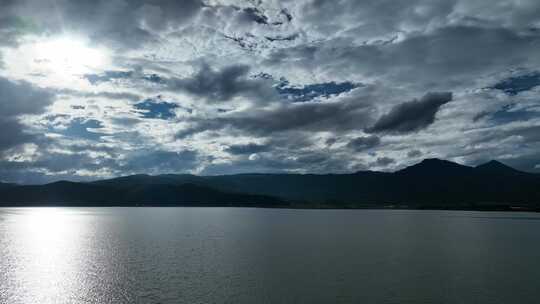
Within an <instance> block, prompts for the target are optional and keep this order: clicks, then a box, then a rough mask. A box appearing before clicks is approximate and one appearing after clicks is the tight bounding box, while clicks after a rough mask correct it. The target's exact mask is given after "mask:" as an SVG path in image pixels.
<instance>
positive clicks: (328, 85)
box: [276, 79, 359, 102]
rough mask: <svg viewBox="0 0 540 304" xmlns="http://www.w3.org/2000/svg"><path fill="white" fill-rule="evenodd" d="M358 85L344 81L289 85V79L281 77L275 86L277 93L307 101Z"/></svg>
mask: <svg viewBox="0 0 540 304" xmlns="http://www.w3.org/2000/svg"><path fill="white" fill-rule="evenodd" d="M358 86H359V85H358V84H355V83H352V82H349V81H346V82H334V81H332V82H324V83H315V84H308V85H304V86H291V85H290V84H289V81H288V80H286V79H281V83H280V84H279V85H277V86H276V90H277V91H278V93H279V94H280V95H281V96H283V97H285V98H287V99H289V100H292V101H294V102H307V101H311V100H313V99H315V98H318V97H325V98H328V97H331V96H337V95H340V94H342V93H346V92H349V91H351V90H353V89H355V88H357V87H358Z"/></svg>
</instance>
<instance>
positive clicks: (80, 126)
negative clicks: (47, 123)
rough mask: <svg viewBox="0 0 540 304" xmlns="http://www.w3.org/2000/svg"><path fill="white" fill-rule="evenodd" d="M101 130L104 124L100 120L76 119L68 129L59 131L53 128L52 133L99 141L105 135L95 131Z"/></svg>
mask: <svg viewBox="0 0 540 304" xmlns="http://www.w3.org/2000/svg"><path fill="white" fill-rule="evenodd" d="M101 128H103V124H102V122H101V121H99V120H96V119H88V120H85V119H83V118H76V119H74V120H72V121H71V122H70V124H69V126H68V127H67V128H66V129H62V130H57V129H54V128H53V129H52V130H51V131H52V132H54V133H58V134H62V135H64V136H67V137H71V138H82V139H87V140H94V141H98V140H100V139H101V136H103V135H105V134H104V133H99V132H96V131H94V129H101Z"/></svg>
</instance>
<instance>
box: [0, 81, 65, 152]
mask: <svg viewBox="0 0 540 304" xmlns="http://www.w3.org/2000/svg"><path fill="white" fill-rule="evenodd" d="M0 93H1V94H0V129H1V130H2V132H0V151H2V150H6V149H8V148H11V147H13V146H16V145H19V144H22V143H25V142H28V141H31V140H32V138H33V136H34V135H32V134H30V133H28V132H26V131H25V126H24V125H23V124H22V123H21V122H20V120H19V119H20V118H21V116H22V115H32V114H41V113H43V112H44V111H45V108H46V107H47V106H49V105H50V104H52V102H53V98H54V94H53V93H51V92H49V91H47V90H45V89H41V88H38V87H35V86H33V85H31V84H30V83H27V82H24V81H20V82H12V81H10V80H8V79H6V78H3V77H0Z"/></svg>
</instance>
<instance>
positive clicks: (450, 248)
mask: <svg viewBox="0 0 540 304" xmlns="http://www.w3.org/2000/svg"><path fill="white" fill-rule="evenodd" d="M538 286H540V215H539V214H534V213H498V212H485V213H482V212H461V211H393V210H277V209H276V210H274V209H248V208H20V209H17V208H4V209H1V208H0V303H10V304H18V303H486V304H487V303H490V304H493V303H522V304H524V303H525V304H526V303H535V304H536V303H539V298H540V288H538Z"/></svg>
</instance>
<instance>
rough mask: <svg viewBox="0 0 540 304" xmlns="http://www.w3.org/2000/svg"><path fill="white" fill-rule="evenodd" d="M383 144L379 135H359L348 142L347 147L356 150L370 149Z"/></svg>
mask: <svg viewBox="0 0 540 304" xmlns="http://www.w3.org/2000/svg"><path fill="white" fill-rule="evenodd" d="M380 144H381V139H380V138H379V137H378V136H375V135H372V136H364V137H357V138H355V139H353V140H351V141H349V143H348V144H347V147H349V148H351V149H353V150H354V151H356V152H360V151H364V150H368V149H371V148H374V147H376V146H378V145H380Z"/></svg>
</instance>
